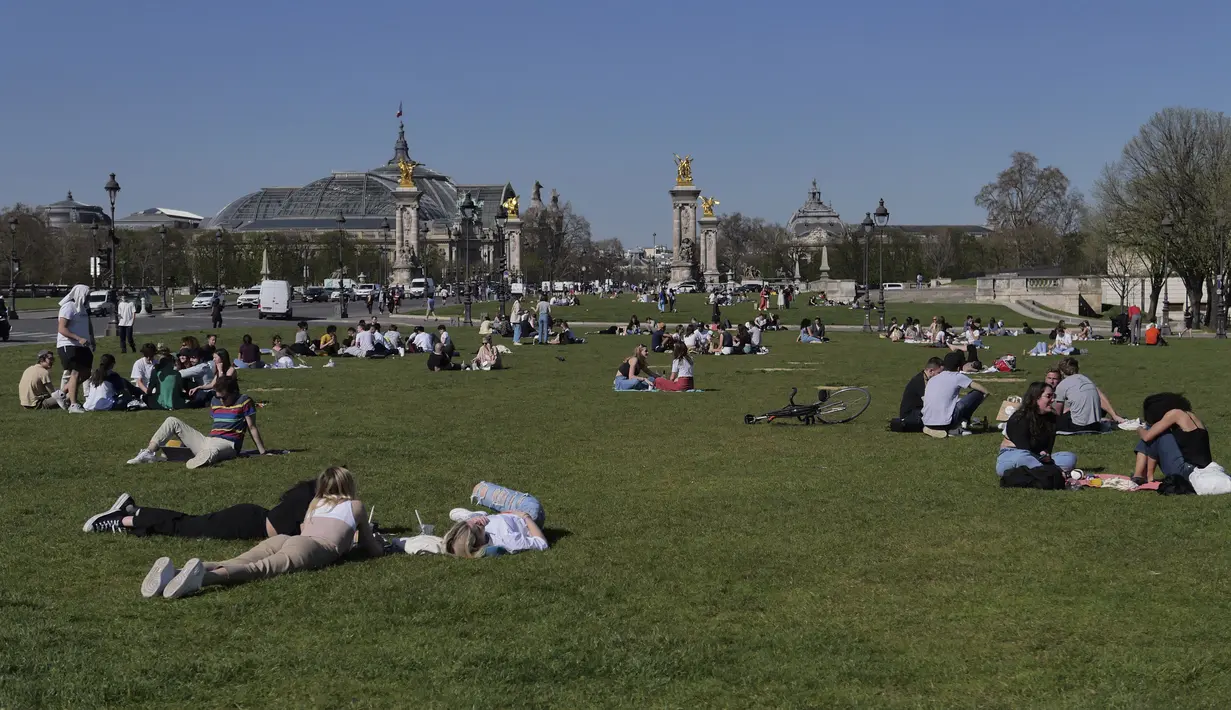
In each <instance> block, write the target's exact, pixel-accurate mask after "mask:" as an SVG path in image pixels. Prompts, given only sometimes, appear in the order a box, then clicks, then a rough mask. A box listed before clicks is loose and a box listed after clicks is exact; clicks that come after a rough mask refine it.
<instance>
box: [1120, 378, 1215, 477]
mask: <svg viewBox="0 0 1231 710" xmlns="http://www.w3.org/2000/svg"><path fill="white" fill-rule="evenodd" d="M1141 414H1142V420H1143V421H1144V422H1145V423H1146V426H1147V427H1148V428H1146V429H1139V430H1138V434H1139V436H1140V437H1141V441H1138V442H1137V446H1136V447H1134V448H1133V451H1135V452H1136V454H1137V460H1136V462H1135V464H1134V466H1133V483H1136V484H1137V485H1142V484H1144V483H1148V482H1150V481H1152V480H1154V470H1155V469H1156V468H1157V469H1161V470H1162V472H1163V475H1164V476H1178V477H1180V478H1187V477H1188V476H1189V474H1191V473H1192V472H1193V471H1196V470H1198V469H1203V468H1206V467H1207V466H1209V465H1210V464H1212V463H1213V462H1214V457H1213V455H1212V454H1211V453H1210V433H1209V432H1208V431H1207V430H1206V428H1205V423H1204V422H1202V421H1201V419H1200V418H1199V417H1198V416H1197V415H1196V414H1195V413H1194V412H1193V405H1192V404H1191V403H1190V402H1189V401H1188V399H1187V398H1185V397H1184V396H1183V395H1180V394H1176V393H1174V392H1160V393H1158V394H1152V395H1150V396H1149V397H1146V398H1145V401H1144V402H1142V403H1141Z"/></svg>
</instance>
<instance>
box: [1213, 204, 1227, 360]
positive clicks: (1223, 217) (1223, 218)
mask: <svg viewBox="0 0 1231 710" xmlns="http://www.w3.org/2000/svg"><path fill="white" fill-rule="evenodd" d="M1214 218H1215V222H1214V228H1215V229H1217V230H1218V281H1217V282H1216V283H1217V288H1216V289H1215V293H1216V294H1217V296H1216V298H1217V300H1218V313H1216V314H1215V315H1216V316H1217V318H1218V319H1217V320H1216V321H1215V325H1214V337H1215V338H1218V339H1219V340H1225V339H1226V337H1227V306H1226V303H1224V302H1223V285H1222V281H1223V274H1225V273H1226V270H1227V260H1226V251H1227V213H1226V211H1225V210H1224V209H1223V208H1221V207H1219V208H1218V211H1217V212H1216V213H1215V214H1214Z"/></svg>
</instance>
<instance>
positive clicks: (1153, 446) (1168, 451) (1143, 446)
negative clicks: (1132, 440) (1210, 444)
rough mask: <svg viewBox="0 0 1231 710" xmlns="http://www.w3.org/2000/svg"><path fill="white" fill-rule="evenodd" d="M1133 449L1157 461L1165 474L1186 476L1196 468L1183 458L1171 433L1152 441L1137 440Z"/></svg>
mask: <svg viewBox="0 0 1231 710" xmlns="http://www.w3.org/2000/svg"><path fill="white" fill-rule="evenodd" d="M1133 451H1136V452H1137V453H1139V454H1145V455H1146V456H1149V457H1150V458H1152V459H1154V460H1155V461H1157V462H1158V467H1159V468H1160V469H1162V472H1163V475H1165V476H1187V475H1188V474H1190V473H1192V472H1193V470H1194V469H1195V468H1196V466H1193V465H1192V464H1190V463H1189V462H1187V461H1185V460H1184V454H1183V453H1181V452H1180V445H1179V444H1177V443H1176V441H1175V437H1174V436H1172V435H1171V434H1163V435H1162V436H1160V437H1158V438H1157V439H1155V440H1154V441H1138V442H1137V446H1135V447H1133Z"/></svg>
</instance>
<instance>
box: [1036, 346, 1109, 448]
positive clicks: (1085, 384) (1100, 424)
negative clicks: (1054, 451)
mask: <svg viewBox="0 0 1231 710" xmlns="http://www.w3.org/2000/svg"><path fill="white" fill-rule="evenodd" d="M1056 370H1057V371H1058V372H1059V373H1060V376H1061V378H1062V379H1061V380H1060V384H1059V385H1056V399H1055V404H1054V405H1053V407H1054V408H1055V411H1056V414H1058V415H1060V419H1059V422H1058V425H1057V426H1058V430H1059V431H1061V432H1068V433H1081V432H1103V431H1108V430H1110V428H1111V424H1110V423H1107V424H1105V423H1104V419H1109V420H1110V422H1114V423H1116V424H1119V423H1120V422H1123V421H1124V417H1122V416H1120V415H1119V414H1117V413H1116V410H1115V408H1114V407H1112V406H1111V401H1110V400H1108V399H1107V395H1105V394H1103V390H1101V389H1099V388H1098V386H1097V385H1095V384H1094V382H1093V381H1092V380H1091V379H1090V378H1089V377H1086V376H1085V375H1083V374H1081V373H1080V365H1079V364H1078V362H1077V358H1074V357H1066V358H1064V359H1063V360H1061V361H1060V363H1059V364H1058V365H1056ZM1048 374H1051V373H1050V372H1049V373H1048Z"/></svg>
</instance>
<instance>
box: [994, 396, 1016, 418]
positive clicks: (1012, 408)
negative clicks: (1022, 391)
mask: <svg viewBox="0 0 1231 710" xmlns="http://www.w3.org/2000/svg"><path fill="white" fill-rule="evenodd" d="M1020 406H1022V398H1021V397H1018V396H1017V395H1013V396H1012V397H1006V398H1005V400H1004V401H1003V402H1001V403H1000V411H998V412H996V421H998V422H1007V421H1009V417H1011V416H1013V412H1016V411H1017V408H1018V407H1020Z"/></svg>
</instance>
